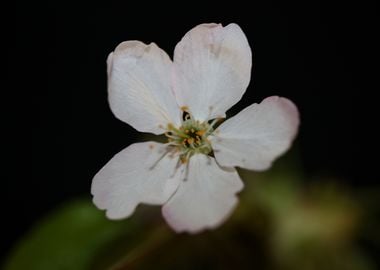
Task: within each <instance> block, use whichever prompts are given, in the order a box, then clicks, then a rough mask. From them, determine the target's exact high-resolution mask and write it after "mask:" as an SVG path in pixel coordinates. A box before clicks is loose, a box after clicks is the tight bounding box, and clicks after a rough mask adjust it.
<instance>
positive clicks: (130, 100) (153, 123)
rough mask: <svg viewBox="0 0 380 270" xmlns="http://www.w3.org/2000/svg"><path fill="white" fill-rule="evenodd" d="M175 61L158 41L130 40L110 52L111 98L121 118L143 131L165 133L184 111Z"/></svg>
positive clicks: (108, 65)
mask: <svg viewBox="0 0 380 270" xmlns="http://www.w3.org/2000/svg"><path fill="white" fill-rule="evenodd" d="M172 68H173V63H172V61H171V60H170V58H169V56H168V55H167V54H166V53H165V52H164V51H163V50H161V49H160V48H158V47H157V45H156V44H154V43H151V44H149V45H146V44H144V43H142V42H140V41H126V42H123V43H121V44H120V45H119V46H117V47H116V49H115V51H114V52H113V53H111V54H110V55H109V56H108V59H107V74H108V95H109V96H108V98H109V103H110V106H111V109H112V112H113V113H114V114H115V116H116V117H117V118H119V119H120V120H122V121H124V122H126V123H128V124H129V125H131V126H133V127H134V128H135V129H137V130H138V131H141V132H150V133H154V134H162V133H163V132H164V131H165V130H164V129H163V127H165V128H166V126H167V124H168V123H172V124H174V125H177V126H178V125H179V124H180V123H181V117H182V113H181V110H180V109H179V107H178V105H177V102H176V99H175V97H174V94H173V89H172V82H171V81H172Z"/></svg>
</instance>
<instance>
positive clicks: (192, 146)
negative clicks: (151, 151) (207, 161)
mask: <svg viewBox="0 0 380 270" xmlns="http://www.w3.org/2000/svg"><path fill="white" fill-rule="evenodd" d="M218 120H219V119H215V120H213V121H212V122H211V123H210V124H209V123H208V122H207V121H204V122H200V121H198V120H195V119H193V117H192V116H191V115H190V114H189V113H186V115H185V117H184V120H183V122H182V126H181V127H179V128H176V127H175V126H173V125H172V124H169V125H168V127H167V132H166V133H165V135H166V137H168V141H169V143H170V145H173V146H175V147H176V148H177V151H179V153H180V159H181V162H182V163H186V162H187V161H188V160H189V158H190V157H191V156H192V155H194V154H198V153H199V154H204V155H208V154H209V153H210V152H211V151H212V148H211V143H210V141H209V140H208V139H207V137H208V136H209V135H210V134H212V132H213V131H214V128H213V127H214V125H215V123H216V122H217V121H218Z"/></svg>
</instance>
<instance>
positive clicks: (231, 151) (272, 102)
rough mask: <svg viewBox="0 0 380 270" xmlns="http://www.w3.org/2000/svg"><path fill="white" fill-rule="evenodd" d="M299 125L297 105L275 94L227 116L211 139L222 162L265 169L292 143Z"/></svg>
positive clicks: (226, 164)
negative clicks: (230, 116)
mask: <svg viewBox="0 0 380 270" xmlns="http://www.w3.org/2000/svg"><path fill="white" fill-rule="evenodd" d="M298 125H299V114H298V110H297V108H296V106H295V105H294V104H293V103H292V102H291V101H290V100H288V99H286V98H281V97H277V96H273V97H268V98H266V99H264V100H263V101H262V102H261V103H260V104H252V105H251V106H249V107H247V108H245V109H244V110H242V111H241V112H240V113H238V114H237V115H236V116H234V117H232V118H231V119H228V120H227V121H226V122H224V123H223V124H221V125H220V126H219V127H218V128H217V130H216V131H215V133H214V134H215V135H214V136H212V137H210V140H211V144H212V147H213V150H214V154H215V157H216V159H217V161H218V163H220V164H221V165H222V166H239V167H243V168H247V169H252V170H258V171H260V170H266V169H268V168H269V167H270V166H271V163H272V162H273V161H274V159H276V158H277V157H278V156H280V155H281V154H283V153H284V152H285V151H286V150H287V149H288V148H289V147H290V145H291V142H292V141H293V139H294V137H295V135H296V134H297V130H298Z"/></svg>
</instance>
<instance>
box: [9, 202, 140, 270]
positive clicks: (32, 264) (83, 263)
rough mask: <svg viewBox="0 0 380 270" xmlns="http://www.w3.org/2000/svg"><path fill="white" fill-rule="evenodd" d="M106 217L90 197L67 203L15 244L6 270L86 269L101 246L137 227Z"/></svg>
mask: <svg viewBox="0 0 380 270" xmlns="http://www.w3.org/2000/svg"><path fill="white" fill-rule="evenodd" d="M128 222H129V223H127V222H126V221H123V222H120V221H118V222H115V221H109V220H107V219H106V218H105V217H104V213H103V212H102V211H99V210H98V209H96V207H95V206H94V205H93V204H92V203H91V201H90V200H88V199H86V200H84V199H83V200H76V201H74V202H70V203H67V204H65V205H64V206H63V207H61V208H60V209H58V210H57V211H55V212H54V213H53V214H51V215H49V216H48V217H46V218H44V219H43V220H42V221H41V222H39V223H38V224H36V226H35V227H34V228H33V229H32V230H31V231H30V232H29V233H28V234H27V235H26V236H25V237H24V238H23V239H22V240H21V241H20V242H19V243H18V244H17V245H16V246H15V247H14V249H13V252H12V253H11V255H10V257H9V259H8V261H7V262H6V265H5V268H4V269H5V270H21V269H29V270H34V269H35V270H45V269H46V270H51V269H56V270H60V269H62V270H64V269H70V270H83V269H93V267H91V263H92V261H93V259H94V256H96V255H97V254H98V253H99V252H101V250H102V248H103V247H104V246H106V245H108V244H109V243H110V242H111V241H114V240H115V239H116V238H118V237H120V236H121V235H122V234H125V233H126V232H128V230H131V229H133V228H134V227H136V225H135V224H133V221H131V220H129V221H128Z"/></svg>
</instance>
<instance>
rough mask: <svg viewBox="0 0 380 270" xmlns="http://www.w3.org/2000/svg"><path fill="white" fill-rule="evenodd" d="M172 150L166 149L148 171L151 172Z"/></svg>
mask: <svg viewBox="0 0 380 270" xmlns="http://www.w3.org/2000/svg"><path fill="white" fill-rule="evenodd" d="M171 150H172V149H169V147H167V148H166V151H165V152H164V153H163V154H162V155H161V156H160V157H159V158H158V160H157V161H155V162H154V163H153V165H152V166H150V167H149V170H153V169H154V168H155V167H156V166H157V164H158V163H159V162H160V161H161V160H162V159H163V158H164V157H165V156H166V155H167V154H168V153H169V152H170V151H171Z"/></svg>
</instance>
